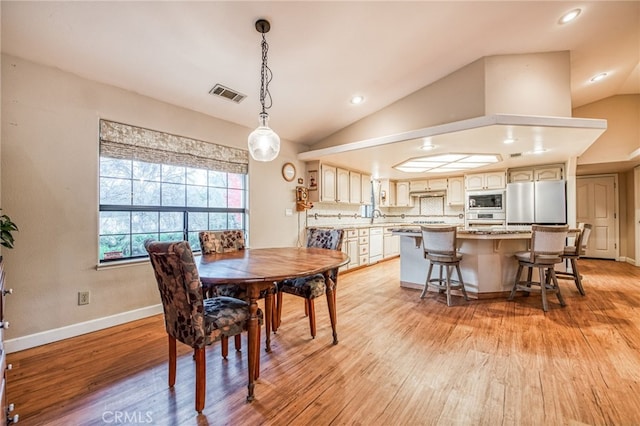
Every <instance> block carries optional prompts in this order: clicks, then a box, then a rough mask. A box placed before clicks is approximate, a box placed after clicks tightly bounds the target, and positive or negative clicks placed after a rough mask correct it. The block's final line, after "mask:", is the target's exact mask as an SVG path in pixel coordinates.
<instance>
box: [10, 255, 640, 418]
mask: <svg viewBox="0 0 640 426" xmlns="http://www.w3.org/2000/svg"><path fill="white" fill-rule="evenodd" d="M579 267H580V271H581V273H582V274H583V276H584V278H583V282H584V287H585V290H586V292H587V295H586V296H584V297H583V296H580V295H579V294H578V292H577V290H576V288H575V285H574V284H573V282H571V281H568V280H562V281H561V282H560V285H561V288H562V292H563V295H564V297H565V299H566V301H567V306H566V307H565V308H561V307H560V306H559V304H557V301H554V300H553V299H550V304H549V306H550V310H549V312H548V313H546V314H545V313H544V312H543V311H542V308H541V302H540V298H539V296H535V295H532V296H530V297H523V296H517V297H516V298H515V300H514V301H507V300H506V297H505V298H504V299H494V300H484V299H483V300H471V301H469V302H465V301H463V300H462V299H461V298H460V297H454V306H451V307H447V305H446V299H445V298H444V296H443V295H438V294H435V293H429V294H428V295H427V297H425V299H420V297H419V296H420V292H419V291H416V290H409V289H404V288H401V287H400V286H399V261H398V259H395V260H391V261H386V262H382V263H380V264H378V265H376V266H372V267H368V268H364V269H360V270H356V271H353V272H349V273H346V274H341V275H340V279H339V282H338V306H337V307H338V337H339V344H338V345H332V336H331V326H330V324H329V315H328V309H327V305H326V300H325V299H324V298H318V299H317V300H316V317H317V325H318V333H317V337H316V338H315V339H311V337H310V335H309V328H308V319H307V317H305V316H304V305H303V304H302V303H301V300H300V299H299V298H296V297H293V296H290V295H285V296H284V306H283V313H282V325H281V327H280V329H279V330H278V332H277V333H276V334H274V335H273V337H272V349H273V351H272V352H271V353H266V352H264V348H262V349H261V360H260V365H261V374H260V378H259V379H258V380H257V382H256V389H255V393H256V400H255V401H254V402H253V403H251V404H247V403H246V402H245V397H246V392H247V389H246V384H247V369H246V363H247V359H246V353H245V352H244V351H242V352H235V351H233V349H231V351H230V354H229V357H228V359H227V360H223V359H222V358H221V355H220V347H219V345H217V344H216V345H213V346H212V347H210V348H208V349H207V351H206V368H207V393H206V402H205V409H204V411H203V414H202V415H200V416H198V415H197V414H196V412H195V410H194V398H195V395H194V392H195V385H194V383H195V378H194V369H195V367H194V362H193V359H192V351H191V349H190V348H188V347H185V346H184V345H180V344H179V345H178V366H177V380H176V385H175V387H174V388H173V389H169V388H168V386H167V370H168V366H167V357H168V354H167V341H166V333H165V331H164V320H163V318H162V316H161V315H158V316H154V317H150V318H146V319H143V320H139V321H134V322H131V323H129V324H125V325H122V326H118V327H113V328H110V329H107V330H102V331H99V332H95V333H90V334H87V335H84V336H78V337H76V338H73V339H67V340H64V341H61V342H56V343H52V344H49V345H45V346H41V347H38V348H33V349H29V350H25V351H21V352H18V353H13V354H9V356H8V362H10V363H12V364H13V369H12V370H10V371H8V372H7V375H8V381H7V392H8V399H9V401H10V402H13V403H15V404H16V412H17V413H19V414H20V422H21V423H22V424H25V425H49V424H50V425H60V424H69V425H80V424H81V425H103V424H106V423H110V422H111V423H114V420H115V416H120V419H121V420H122V419H123V418H124V416H129V417H128V419H129V424H131V423H134V420H135V421H138V423H142V422H143V421H147V420H150V422H148V424H154V425H171V426H174V425H210V424H216V425H217V424H247V425H254V424H255V425H258V424H261V425H262V424H266V425H309V424H314V425H316V424H318V425H325V424H326V425H329V424H331V425H365V424H366V425H389V424H403V425H404V424H407V425H409V424H410V425H449V424H477V425H496V424H505V425H508V424H518V425H539V424H574V425H577V424H590V425H591V424H592V425H604V424H624V425H632V424H640V410H638V407H639V406H640V292H638V290H639V288H638V287H639V285H638V283H640V268H635V267H633V266H631V265H628V264H624V263H620V262H611V261H600V260H589V259H580V261H579ZM242 343H243V348H246V347H247V344H246V336H244V337H243V342H242Z"/></svg>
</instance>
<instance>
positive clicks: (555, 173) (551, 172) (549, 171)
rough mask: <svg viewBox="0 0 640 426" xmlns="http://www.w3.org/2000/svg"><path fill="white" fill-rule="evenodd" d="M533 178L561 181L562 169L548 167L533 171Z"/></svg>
mask: <svg viewBox="0 0 640 426" xmlns="http://www.w3.org/2000/svg"><path fill="white" fill-rule="evenodd" d="M533 175H534V176H533V178H534V180H536V181H539V180H562V167H548V168H545V169H535V170H534V171H533Z"/></svg>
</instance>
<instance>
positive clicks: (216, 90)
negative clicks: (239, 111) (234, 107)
mask: <svg viewBox="0 0 640 426" xmlns="http://www.w3.org/2000/svg"><path fill="white" fill-rule="evenodd" d="M209 93H210V94H212V95H214V96H220V97H221V98H225V99H228V100H230V101H233V102H235V103H237V104H239V103H240V102H242V100H243V99H244V98H246V97H247V95H243V94H242V93H239V92H236V91H235V90H232V89H229V88H228V87H225V86H223V85H222V84H216V85H215V86H213V89H211V90H209Z"/></svg>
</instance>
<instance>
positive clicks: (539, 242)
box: [508, 225, 569, 312]
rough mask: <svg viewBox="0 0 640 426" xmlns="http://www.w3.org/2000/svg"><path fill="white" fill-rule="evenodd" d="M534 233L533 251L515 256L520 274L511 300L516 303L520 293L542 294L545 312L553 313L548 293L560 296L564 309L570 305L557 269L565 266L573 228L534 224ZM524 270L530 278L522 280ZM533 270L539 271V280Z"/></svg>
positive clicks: (517, 273) (532, 239)
mask: <svg viewBox="0 0 640 426" xmlns="http://www.w3.org/2000/svg"><path fill="white" fill-rule="evenodd" d="M531 231H532V235H531V250H530V251H525V252H520V253H516V255H515V256H516V259H517V260H518V272H516V279H515V282H514V284H513V288H512V289H511V294H510V295H509V298H508V300H513V298H514V296H515V294H516V291H518V290H520V291H524V292H525V293H526V295H529V293H531V292H533V291H536V292H537V291H540V294H541V296H542V309H543V310H544V311H545V312H547V311H548V310H549V305H548V303H547V293H549V292H551V293H555V294H556V295H557V296H558V301H559V302H560V306H565V305H566V303H565V302H564V299H563V298H562V293H560V287H559V286H558V279H557V277H556V273H555V270H554V267H555V265H556V264H558V263H562V255H563V253H564V247H565V240H566V238H567V233H568V231H569V225H562V226H543V225H532V226H531ZM524 268H528V271H527V279H526V280H524V281H521V280H520V276H521V275H522V271H523V269H524ZM533 268H537V270H538V274H539V281H534V280H533V279H532V275H533V274H532V272H533Z"/></svg>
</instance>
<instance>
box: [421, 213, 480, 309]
mask: <svg viewBox="0 0 640 426" xmlns="http://www.w3.org/2000/svg"><path fill="white" fill-rule="evenodd" d="M421 229H422V249H423V252H424V258H425V259H427V260H428V261H429V271H428V272H427V279H426V281H425V284H424V290H422V294H421V295H420V298H421V299H423V298H424V297H425V295H426V294H427V291H428V290H429V287H430V286H431V287H434V288H436V289H438V292H439V293H441V292H442V291H445V292H446V293H447V306H451V290H460V291H461V292H462V296H463V297H464V300H469V297H468V296H467V291H466V290H465V288H464V281H463V279H462V273H461V272H460V261H461V260H462V255H461V254H460V253H458V251H457V249H456V245H457V238H456V237H457V226H421ZM434 266H438V267H439V276H438V277H437V278H432V275H431V274H432V273H433V267H434ZM443 268H444V270H445V272H446V276H443ZM453 269H455V270H456V274H457V276H458V279H457V280H453V279H451V276H452V274H453Z"/></svg>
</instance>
